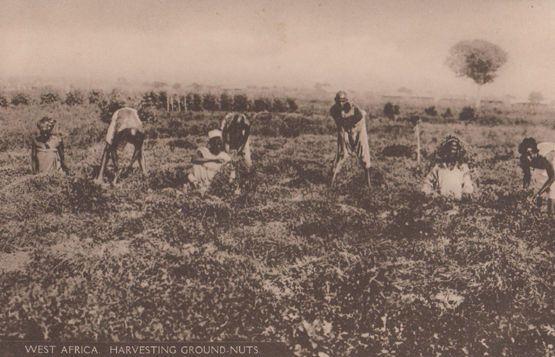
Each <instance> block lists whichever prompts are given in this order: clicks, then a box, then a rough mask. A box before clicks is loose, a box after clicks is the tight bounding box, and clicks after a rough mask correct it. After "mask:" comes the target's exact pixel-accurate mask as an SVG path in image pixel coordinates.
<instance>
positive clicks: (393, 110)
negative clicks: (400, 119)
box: [383, 102, 400, 119]
mask: <svg viewBox="0 0 555 357" xmlns="http://www.w3.org/2000/svg"><path fill="white" fill-rule="evenodd" d="M399 113H400V110H399V106H398V105H397V104H395V105H393V104H392V103H390V102H387V103H385V105H384V107H383V115H385V116H386V117H387V118H389V119H394V118H395V116H396V115H399Z"/></svg>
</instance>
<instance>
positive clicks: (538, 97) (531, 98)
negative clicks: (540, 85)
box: [528, 92, 545, 104]
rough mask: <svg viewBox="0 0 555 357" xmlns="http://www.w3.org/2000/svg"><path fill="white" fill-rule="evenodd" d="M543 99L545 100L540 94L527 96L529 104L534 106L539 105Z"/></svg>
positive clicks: (534, 93) (533, 93) (535, 93)
mask: <svg viewBox="0 0 555 357" xmlns="http://www.w3.org/2000/svg"><path fill="white" fill-rule="evenodd" d="M544 99H545V98H544V97H543V94H541V93H540V92H532V93H530V95H529V96H528V101H529V102H530V103H534V104H539V103H541V102H543V101H544Z"/></svg>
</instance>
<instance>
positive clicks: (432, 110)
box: [424, 105, 437, 117]
mask: <svg viewBox="0 0 555 357" xmlns="http://www.w3.org/2000/svg"><path fill="white" fill-rule="evenodd" d="M424 113H426V114H428V115H429V116H432V117H435V116H437V110H436V107H434V106H433V105H432V106H431V107H427V108H425V109H424Z"/></svg>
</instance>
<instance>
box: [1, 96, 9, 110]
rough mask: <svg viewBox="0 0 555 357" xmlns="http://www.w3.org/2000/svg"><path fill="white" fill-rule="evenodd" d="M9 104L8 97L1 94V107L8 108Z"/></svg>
mask: <svg viewBox="0 0 555 357" xmlns="http://www.w3.org/2000/svg"><path fill="white" fill-rule="evenodd" d="M7 106H8V99H7V98H6V97H5V96H4V95H2V94H0V108H6V107H7Z"/></svg>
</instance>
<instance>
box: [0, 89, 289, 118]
mask: <svg viewBox="0 0 555 357" xmlns="http://www.w3.org/2000/svg"><path fill="white" fill-rule="evenodd" d="M56 103H59V104H65V105H69V106H74V105H82V104H87V103H88V104H96V105H99V106H100V107H104V106H111V107H112V106H113V107H115V106H117V105H115V104H118V105H131V106H135V105H136V106H138V107H139V108H142V109H158V110H166V111H195V112H198V111H203V110H206V111H219V110H221V111H241V112H247V111H250V112H265V111H266V112H274V113H285V112H296V111H297V110H298V109H299V107H298V105H297V102H296V100H295V99H293V98H278V97H273V98H269V97H256V98H249V97H248V96H247V95H245V94H234V95H231V94H229V93H226V92H223V93H221V94H219V95H215V94H212V93H186V94H174V93H168V92H167V91H163V90H162V91H149V92H146V93H144V94H142V95H141V94H135V95H132V96H129V95H125V94H124V93H122V92H119V91H117V90H113V91H111V92H109V93H105V92H103V91H102V90H94V89H93V90H90V91H88V92H86V91H82V90H79V89H73V90H70V91H68V92H67V93H65V95H63V94H61V93H60V92H59V91H56V90H53V89H46V90H44V91H43V92H42V93H40V94H38V96H37V95H34V96H33V95H31V94H29V93H26V92H15V93H12V94H11V96H8V95H5V94H0V107H4V108H5V107H8V106H10V105H11V106H23V105H29V104H41V105H47V104H56ZM111 104H114V105H111ZM116 109H117V108H116Z"/></svg>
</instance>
